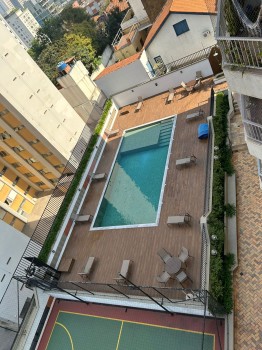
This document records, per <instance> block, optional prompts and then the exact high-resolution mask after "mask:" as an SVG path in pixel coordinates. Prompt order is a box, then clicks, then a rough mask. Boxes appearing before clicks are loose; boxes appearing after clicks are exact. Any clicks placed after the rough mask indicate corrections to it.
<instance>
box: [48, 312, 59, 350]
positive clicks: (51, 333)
mask: <svg viewBox="0 0 262 350" xmlns="http://www.w3.org/2000/svg"><path fill="white" fill-rule="evenodd" d="M60 311H61V310H58V313H57V315H56V318H55V322H54V324H53V327H52V330H51V332H50V335H49V338H48V342H47V344H46V347H45V350H46V349H47V348H48V345H49V343H50V340H51V337H52V335H53V332H54V329H55V324H56V321H57V319H58V316H59V314H60ZM50 316H51V315H50ZM50 316H49V318H50ZM48 321H49V319H48ZM48 321H47V322H48Z"/></svg>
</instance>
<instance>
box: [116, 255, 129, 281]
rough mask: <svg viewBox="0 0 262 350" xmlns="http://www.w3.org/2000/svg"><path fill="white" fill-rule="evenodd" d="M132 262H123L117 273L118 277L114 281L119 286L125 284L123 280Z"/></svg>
mask: <svg viewBox="0 0 262 350" xmlns="http://www.w3.org/2000/svg"><path fill="white" fill-rule="evenodd" d="M131 263H132V260H123V263H122V266H121V270H120V272H119V273H118V274H119V276H118V277H117V278H115V281H116V282H117V283H119V284H121V283H125V281H126V280H125V279H126V278H127V276H128V273H129V270H130V266H131Z"/></svg>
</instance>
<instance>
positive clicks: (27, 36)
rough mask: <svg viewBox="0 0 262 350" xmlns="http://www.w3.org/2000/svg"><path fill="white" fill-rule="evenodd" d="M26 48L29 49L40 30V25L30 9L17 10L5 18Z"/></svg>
mask: <svg viewBox="0 0 262 350" xmlns="http://www.w3.org/2000/svg"><path fill="white" fill-rule="evenodd" d="M5 20H6V22H7V23H8V24H9V26H10V27H11V28H12V30H13V31H14V32H15V33H16V35H17V36H18V37H19V39H20V40H21V41H22V43H23V44H24V46H26V47H27V48H29V47H30V46H31V43H32V41H33V40H34V38H35V37H36V34H37V31H38V30H39V28H40V25H39V23H38V22H37V20H36V19H35V17H34V16H33V15H32V13H31V12H30V11H29V10H28V9H24V10H17V11H15V12H12V13H10V14H9V15H8V16H6V17H5Z"/></svg>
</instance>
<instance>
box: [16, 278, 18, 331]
mask: <svg viewBox="0 0 262 350" xmlns="http://www.w3.org/2000/svg"><path fill="white" fill-rule="evenodd" d="M18 283H19V282H18V281H17V280H16V288H17V326H18V331H19V285H18Z"/></svg>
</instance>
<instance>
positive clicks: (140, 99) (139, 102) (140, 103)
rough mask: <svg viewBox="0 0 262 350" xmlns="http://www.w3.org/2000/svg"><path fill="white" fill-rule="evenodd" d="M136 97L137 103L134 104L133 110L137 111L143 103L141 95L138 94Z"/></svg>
mask: <svg viewBox="0 0 262 350" xmlns="http://www.w3.org/2000/svg"><path fill="white" fill-rule="evenodd" d="M137 99H138V104H137V106H136V109H135V112H139V111H140V109H141V108H142V104H143V98H142V96H139V97H138V98H137Z"/></svg>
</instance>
